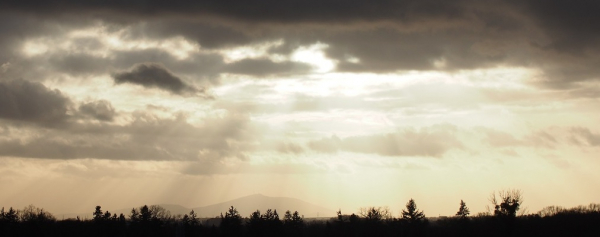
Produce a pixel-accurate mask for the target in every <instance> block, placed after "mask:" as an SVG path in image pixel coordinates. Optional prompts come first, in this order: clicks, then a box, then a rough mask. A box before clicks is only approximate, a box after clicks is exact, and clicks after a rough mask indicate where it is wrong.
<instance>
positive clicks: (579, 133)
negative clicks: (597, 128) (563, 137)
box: [570, 127, 600, 146]
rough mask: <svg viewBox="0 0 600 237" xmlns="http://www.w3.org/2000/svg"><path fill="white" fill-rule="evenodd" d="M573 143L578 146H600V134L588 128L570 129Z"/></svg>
mask: <svg viewBox="0 0 600 237" xmlns="http://www.w3.org/2000/svg"><path fill="white" fill-rule="evenodd" d="M570 132H571V141H572V142H573V143H575V144H577V145H587V146H600V134H597V133H594V132H592V131H590V129H588V128H582V127H575V128H571V129H570Z"/></svg>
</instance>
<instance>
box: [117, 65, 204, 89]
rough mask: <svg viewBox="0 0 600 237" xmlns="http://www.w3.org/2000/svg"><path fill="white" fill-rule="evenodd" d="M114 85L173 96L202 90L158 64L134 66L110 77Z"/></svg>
mask: <svg viewBox="0 0 600 237" xmlns="http://www.w3.org/2000/svg"><path fill="white" fill-rule="evenodd" d="M112 77H113V79H114V80H115V83H117V84H122V83H131V84H137V85H141V86H143V87H146V88H158V89H162V90H166V91H169V92H171V93H173V94H179V95H187V94H196V93H202V92H203V90H199V89H196V88H195V87H194V86H192V85H189V84H187V83H186V82H184V81H183V80H181V79H180V78H179V77H177V76H175V75H173V73H172V72H171V71H169V70H168V69H167V68H165V67H164V66H163V65H161V64H158V63H140V64H136V65H134V66H133V67H132V68H131V69H130V70H129V71H124V72H117V73H114V74H113V75H112Z"/></svg>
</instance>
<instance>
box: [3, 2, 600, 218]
mask: <svg viewBox="0 0 600 237" xmlns="http://www.w3.org/2000/svg"><path fill="white" fill-rule="evenodd" d="M598 11H600V2H598V1H542V0H537V1H536V0H519V1H509V0H506V1H494V0H492V1H477V0H459V1H445V0H425V1H416V0H396V1H339V0H318V1H317V0H302V1H300V0H276V1H275V0H265V1H257V2H253V1H232V0H224V1H178V2H172V1H153V0H140V1H124V2H123V1H99V0H98V1H96V0H91V1H70V0H62V1H37V0H20V1H2V2H1V3H0V32H1V33H0V52H2V53H0V189H1V191H0V206H4V207H11V206H12V207H15V208H22V207H24V206H27V205H29V204H33V205H35V206H38V207H43V208H45V209H46V210H48V211H50V212H52V213H73V212H85V211H90V212H91V211H93V208H94V207H95V206H96V205H101V206H102V207H103V209H105V210H115V209H121V208H131V207H138V206H140V205H143V204H149V205H150V204H163V203H165V204H166V203H169V204H179V205H183V206H187V207H198V206H204V205H210V204H214V203H218V202H222V201H226V200H230V199H235V198H239V197H243V196H247V195H252V194H257V193H260V194H263V195H267V196H274V197H294V198H298V199H301V200H304V201H307V202H310V203H314V204H318V205H321V206H323V207H326V208H329V209H332V210H338V209H341V210H342V212H343V213H353V212H358V210H359V208H361V207H369V206H388V207H390V209H391V210H392V212H393V213H394V214H395V215H399V214H400V211H401V209H402V208H403V207H404V205H405V204H406V202H407V201H408V200H409V199H410V198H414V200H415V201H416V203H417V205H418V207H419V208H420V209H421V210H423V211H424V212H425V214H426V215H427V216H438V215H446V216H448V215H453V214H454V213H456V211H457V210H458V208H459V203H460V200H461V199H462V200H464V201H465V202H466V203H467V206H468V207H469V208H470V209H471V212H472V213H478V212H484V211H485V210H486V206H487V205H489V201H488V198H489V196H490V194H491V193H493V192H495V191H500V190H509V189H519V190H521V191H522V193H523V198H524V203H523V207H524V208H526V210H527V211H528V212H529V213H535V212H537V211H539V210H541V209H542V208H543V207H546V206H550V205H559V206H564V207H572V206H577V205H587V204H589V203H592V202H598V201H599V199H600V189H598V185H599V183H600V172H598V170H600V159H599V157H598V154H599V152H600V123H598V122H599V120H600V106H598V102H599V97H600V67H598V65H600V30H599V29H598V23H599V22H600V15H599V14H597V13H598ZM334 214H335V213H331V215H334Z"/></svg>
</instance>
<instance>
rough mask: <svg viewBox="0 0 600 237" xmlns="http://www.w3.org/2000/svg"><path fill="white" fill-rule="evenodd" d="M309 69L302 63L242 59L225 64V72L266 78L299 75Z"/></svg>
mask: <svg viewBox="0 0 600 237" xmlns="http://www.w3.org/2000/svg"><path fill="white" fill-rule="evenodd" d="M310 69H311V67H310V66H309V65H307V64H304V63H296V62H288V61H286V62H273V61H271V60H268V59H244V60H241V61H237V62H233V63H230V64H227V65H226V67H225V70H224V71H225V72H229V73H236V74H246V75H254V76H266V75H271V74H299V73H306V72H308V71H309V70H310Z"/></svg>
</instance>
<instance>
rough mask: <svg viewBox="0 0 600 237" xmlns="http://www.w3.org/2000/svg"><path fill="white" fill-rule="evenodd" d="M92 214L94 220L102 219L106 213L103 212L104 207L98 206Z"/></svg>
mask: <svg viewBox="0 0 600 237" xmlns="http://www.w3.org/2000/svg"><path fill="white" fill-rule="evenodd" d="M92 215H93V216H94V219H93V220H94V221H101V220H102V219H103V218H104V216H103V215H104V214H103V213H102V207H101V206H96V209H95V210H94V212H93V213H92Z"/></svg>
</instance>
